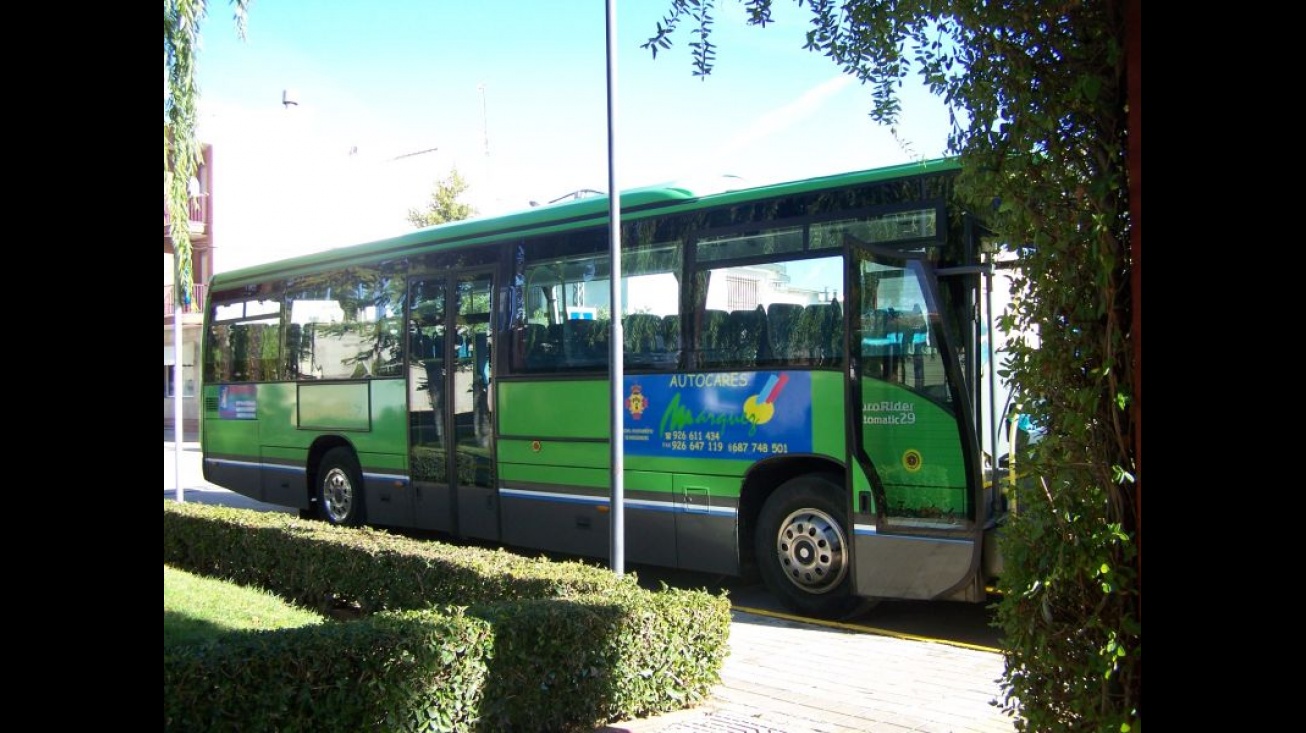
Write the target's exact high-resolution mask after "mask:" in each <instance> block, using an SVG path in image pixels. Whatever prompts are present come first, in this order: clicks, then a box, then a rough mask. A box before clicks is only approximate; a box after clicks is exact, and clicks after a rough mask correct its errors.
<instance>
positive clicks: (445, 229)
mask: <svg viewBox="0 0 1306 733" xmlns="http://www.w3.org/2000/svg"><path fill="white" fill-rule="evenodd" d="M959 169H960V166H959V164H958V162H957V160H956V159H955V158H936V159H932V160H923V161H919V162H915V163H903V164H899V165H894V166H887V167H883V168H873V169H869V170H863V171H852V172H848V173H837V174H833V175H826V176H817V177H813V178H805V179H801V180H797V181H787V182H783V183H773V184H768V185H763V186H756V187H752V188H741V189H732V190H725V191H720V192H704V193H698V192H696V191H693V190H690V188H689V187H688V186H685V185H679V184H663V185H655V186H645V187H641V188H634V189H629V190H626V191H622V192H621V215H622V217H623V219H624V218H625V217H627V216H631V217H632V218H645V217H646V216H649V215H651V214H654V213H657V214H662V213H675V212H677V211H682V210H686V209H690V208H706V207H710V206H717V205H729V204H736V203H740V202H746V201H757V200H763V199H770V198H779V197H783V196H790V195H794V194H801V193H807V192H810V191H819V190H826V189H836V188H844V187H848V186H857V185H864V184H867V183H875V182H877V181H883V180H891V179H894V178H902V177H905V176H915V175H927V174H933V173H939V172H942V171H948V170H959ZM608 206H609V200H608V196H606V195H599V196H589V197H585V198H579V199H574V200H572V201H566V202H562V203H556V204H547V205H544V206H538V207H533V208H529V209H524V210H521V211H516V212H510V213H507V214H500V215H495V216H485V217H477V218H471V219H464V220H460V221H454V222H448V223H445V224H437V225H435V226H431V227H425V228H422V229H415V230H413V231H411V232H406V233H404V234H401V235H397V236H394V237H388V238H385V239H379V240H375V241H371V242H365V243H361V244H354V245H346V246H343V247H336V248H333V249H327V250H322V251H320V252H314V253H310V254H306V255H299V256H296V257H291V258H287V259H283V260H277V261H274V262H267V263H263V264H259V265H252V266H250V267H245V268H241V269H238V270H230V271H227V272H222V273H217V274H215V275H214V276H213V277H212V279H211V281H210V283H211V287H213V288H223V287H232V286H238V285H242V284H246V283H251V282H258V281H261V280H265V279H267V278H269V277H278V276H292V275H295V274H299V273H306V272H312V271H315V270H317V269H318V268H321V267H327V266H332V265H344V264H347V263H350V262H360V263H361V262H368V261H373V260H378V259H384V258H386V257H388V256H397V255H398V254H400V253H401V252H410V251H412V250H414V249H420V250H421V251H437V250H440V249H444V248H455V247H457V246H461V245H467V244H475V243H478V242H489V241H494V240H495V239H500V238H502V237H505V236H510V235H511V236H526V235H538V234H546V233H550V232H558V231H566V230H570V229H578V228H582V227H592V226H597V225H601V224H604V223H606V222H607V220H608Z"/></svg>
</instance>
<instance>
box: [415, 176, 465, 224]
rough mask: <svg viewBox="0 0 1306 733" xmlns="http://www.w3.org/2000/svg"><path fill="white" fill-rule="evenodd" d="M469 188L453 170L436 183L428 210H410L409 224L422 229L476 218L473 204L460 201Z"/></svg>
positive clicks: (428, 202)
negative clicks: (459, 198) (460, 197)
mask: <svg viewBox="0 0 1306 733" xmlns="http://www.w3.org/2000/svg"><path fill="white" fill-rule="evenodd" d="M467 188H468V184H467V182H466V181H465V180H463V177H462V175H461V174H459V173H458V169H457V168H455V169H453V171H452V172H451V173H450V174H449V175H448V176H446V177H445V178H442V179H440V180H439V181H436V182H435V190H433V191H432V192H431V198H430V200H429V201H427V202H426V208H412V209H409V210H408V222H409V223H410V224H412V225H413V226H415V227H417V228H419V229H421V228H422V227H429V226H435V225H436V224H444V223H445V222H450V221H462V220H463V219H467V218H469V217H472V216H475V215H476V209H475V208H473V207H472V205H471V204H466V203H463V202H461V201H459V200H458V197H459V196H461V195H463V193H464V192H465V191H467Z"/></svg>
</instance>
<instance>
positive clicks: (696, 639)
mask: <svg viewBox="0 0 1306 733" xmlns="http://www.w3.org/2000/svg"><path fill="white" fill-rule="evenodd" d="M163 514H164V533H163V534H164V563H165V564H168V565H173V566H175V567H179V568H181V569H184V570H188V571H190V572H194V573H199V574H204V575H209V576H213V577H219V578H224V579H227V580H231V581H233V582H237V583H241V584H245V585H253V586H257V587H261V588H265V589H267V590H269V591H272V592H274V593H277V594H278V595H280V596H282V597H283V598H286V599H287V600H290V601H292V602H295V603H297V604H300V605H303V606H305V607H310V608H316V609H319V610H323V611H326V612H328V613H329V615H334V616H336V617H339V616H340V615H341V614H340V613H339V612H340V610H341V609H342V608H344V609H348V610H349V611H350V613H349V614H346V615H348V616H351V617H352V616H357V617H358V618H357V620H351V621H348V622H340V623H328V624H325V625H322V626H315V627H305V628H300V629H292V630H286V631H277V632H251V633H245V634H233V635H228V636H225V637H223V638H221V639H220V640H218V641H215V642H214V643H212V644H206V645H200V646H194V647H182V648H177V649H165V652H164V728H165V730H178V731H182V730H187V731H188V730H204V729H215V728H221V729H232V730H280V731H293V730H310V729H311V730H314V731H334V730H341V731H345V730H359V729H364V728H365V729H369V730H392V731H418V730H422V731H428V730H448V731H502V730H523V731H550V730H557V731H568V730H577V731H582V730H593V729H594V728H595V727H597V726H598V725H601V724H602V723H606V722H611V721H614V720H621V719H628V718H634V717H643V716H646V715H650V714H656V713H663V712H670V711H673V710H679V709H683V708H686V707H692V706H693V705H695V704H697V703H699V702H701V701H703V700H705V699H707V697H708V696H709V694H710V692H711V688H712V686H713V685H715V684H716V683H717V682H718V681H719V680H720V672H721V665H722V663H723V661H724V659H725V654H726V652H727V639H728V635H729V629H730V607H729V602H728V601H727V599H726V598H725V597H724V596H713V595H711V594H708V593H706V592H703V591H683V590H677V589H670V588H663V589H662V590H660V591H649V590H645V589H642V588H640V587H639V585H638V583H637V582H636V578H634V576H632V575H624V576H617V575H616V574H614V573H612V572H611V571H609V570H605V569H603V568H598V567H594V566H592V565H587V564H584V563H580V562H554V561H549V560H544V559H532V558H526V557H523V556H520V555H516V554H513V553H510V552H506V551H502V550H491V549H485V548H478V547H462V546H452V545H445V544H442V543H438V542H431V541H424V540H417V539H411V538H406V537H400V536H396V535H391V534H388V533H385V532H382V531H378V530H373V529H366V528H364V529H345V528H339V527H333V526H330V525H327V524H325V523H322V522H316V521H311V520H303V519H299V518H296V517H294V516H292V515H288V514H281V513H265V512H257V511H252V510H243V509H232V508H228V507H214V506H207V505H200V504H179V503H177V502H170V501H167V500H165V501H164V513H163Z"/></svg>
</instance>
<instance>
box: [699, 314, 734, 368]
mask: <svg viewBox="0 0 1306 733" xmlns="http://www.w3.org/2000/svg"><path fill="white" fill-rule="evenodd" d="M729 323H730V314H729V313H728V312H726V311H723V310H716V309H708V310H705V311H703V328H702V330H701V331H700V332H699V334H698V364H699V366H717V365H720V364H722V363H724V362H725V361H727V359H728V357H729V348H730V343H729V338H730V333H729Z"/></svg>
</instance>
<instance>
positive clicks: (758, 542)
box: [754, 475, 861, 618]
mask: <svg viewBox="0 0 1306 733" xmlns="http://www.w3.org/2000/svg"><path fill="white" fill-rule="evenodd" d="M836 481H837V479H836V478H835V477H833V476H829V475H809V476H799V477H797V478H793V479H790V480H789V481H786V482H785V483H784V484H782V485H781V486H780V488H778V489H776V491H775V493H774V494H772V495H771V496H770V497H769V498H768V499H767V500H766V504H765V505H763V507H762V513H761V515H760V516H759V517H758V524H757V534H756V536H755V537H754V542H755V550H756V553H757V562H758V566H759V567H758V569H759V571H760V572H761V575H762V580H763V582H765V583H766V587H767V588H768V589H769V590H770V591H771V593H772V594H773V595H775V596H776V597H777V598H778V599H779V600H780V602H781V603H783V604H784V605H785V606H786V607H787V608H789V609H790V610H791V611H794V612H796V613H800V614H803V615H807V616H815V617H819V618H844V617H846V616H848V615H849V614H851V613H853V612H854V611H856V610H858V609H859V608H860V607H861V603H860V602H859V600H858V599H857V598H855V597H854V596H853V595H852V590H851V589H852V581H851V579H850V576H849V565H850V561H851V559H852V546H851V544H850V543H849V540H848V532H847V530H846V529H845V528H846V527H847V526H848V523H847V520H846V519H845V516H846V514H847V511H846V509H845V508H844V506H843V502H842V501H841V497H842V492H841V491H840V488H839V485H838V483H836Z"/></svg>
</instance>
